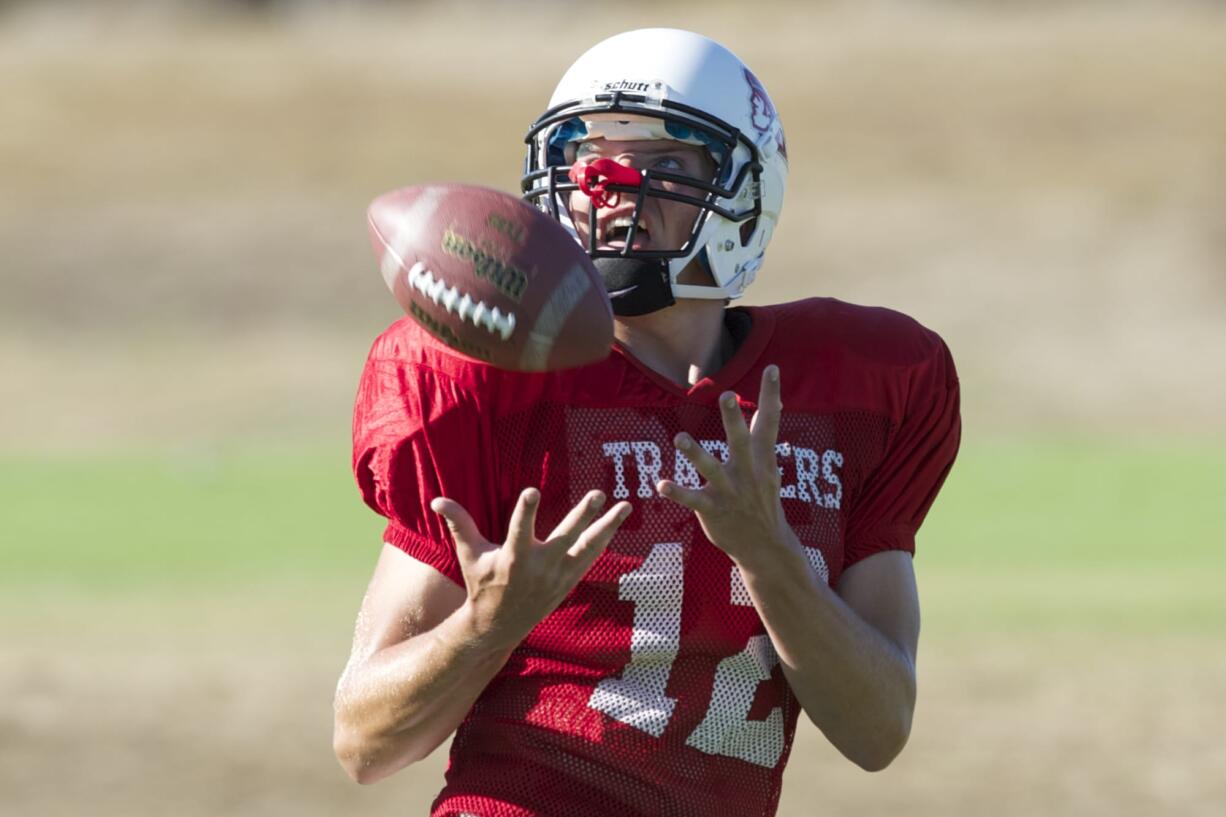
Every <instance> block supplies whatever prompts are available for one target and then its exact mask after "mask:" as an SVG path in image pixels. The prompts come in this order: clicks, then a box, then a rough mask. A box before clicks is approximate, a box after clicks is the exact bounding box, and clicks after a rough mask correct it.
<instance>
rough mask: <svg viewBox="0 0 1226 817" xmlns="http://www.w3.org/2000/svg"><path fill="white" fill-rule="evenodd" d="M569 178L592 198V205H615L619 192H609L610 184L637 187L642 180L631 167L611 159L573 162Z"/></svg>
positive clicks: (638, 172) (619, 196)
mask: <svg viewBox="0 0 1226 817" xmlns="http://www.w3.org/2000/svg"><path fill="white" fill-rule="evenodd" d="M569 175H570V180H571V181H572V182H574V183H575V184H577V185H579V189H580V190H582V191H583V192H584V193H586V194H587V196H588V198H590V199H591V200H592V205H593V206H595V207H597V208H600V207H616V206H617V203H618V201H620V200H621V194H620V193H611V192H609V190H608V186H609V185H610V184H625V185H632V186H635V187H637V186H638V185H639V184H640V183H641V182H642V181H643V174H642V173H641V172H640V171H638V170H635V169H634V168H633V167H627V166H626V165H623V164H618V163H617V162H615V161H613V160H612V159H594V160H592V161H590V162H587V163H585V164H579V163H578V162H575V164H574V165H573V166H572V167H571V169H570V174H569Z"/></svg>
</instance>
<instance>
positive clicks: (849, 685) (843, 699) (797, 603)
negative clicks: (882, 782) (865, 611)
mask: <svg viewBox="0 0 1226 817" xmlns="http://www.w3.org/2000/svg"><path fill="white" fill-rule="evenodd" d="M741 575H742V576H743V578H744V580H745V585H746V587H747V589H748V590H749V594H750V597H751V598H752V599H753V602H754V606H755V608H756V609H757V610H758V613H759V615H760V616H761V617H762V621H763V623H764V624H765V626H766V630H767V632H768V633H769V634H770V637H771V641H772V643H773V644H774V646H775V649H776V651H777V652H778V653H779V660H780V663H781V664H782V666H783V671H784V675H785V677H786V678H787V680H788V683H789V684H790V685H791V687H792V690H793V692H794V693H795V694H796V698H797V699H798V700H799V701H800V705H801V707H802V708H803V709H804V710H805V713H806V714H807V715H808V716H809V719H810V720H812V721H813V723H814V724H816V725H817V726H818V728H820V729H821V730H822V732H823V733H824V734H825V735H826V737H827V738H828V739H829V740H830V742H831V743H833V744H834V746H835V747H836V748H837V749H838V750H839V751H840V752H842V753H843V754H844V755H845V756H846V757H847V758H848V759H850V760H852V761H853V762H855V763H856V764H857V765H859V766H861V767H863V768H865V769H867V770H869V771H876V770H878V769H882V768H885V766H887V765H888V764H889V763H890V761H892V760H893V759H894V757H896V756H897V754H898V753H899V752H900V751H902V748H903V746H904V745H905V744H906V741H907V737H908V736H909V735H910V731H911V717H912V714H913V712H914V709H915V667H914V665H913V663H912V661H911V659H910V658H909V657H908V655H907V653H906V651H904V650H903V649H902V648H901V647H900V646H899V645H897V644H895V643H894V642H893V641H891V640H890V639H888V638H886V637H885V636H884V635H882V634H881V633H880V632H879V631H878V630H876V629H875V628H874V627H872V626H871V625H870V624H868V623H867V622H866V621H864V620H863V619H862V618H860V616H859V615H857V614H856V612H855V611H854V610H852V609H851V608H850V607H849V606H848V605H847V604H846V603H845V602H844V601H843V600H842V599H841V598H839V596H838V595H837V594H836V593H835V592H834V591H833V590H832V589H830V587H828V586H827V585H826V584H825V582H823V581H821V580H820V579H819V578H818V577H817V576H815V575H814V574H813V572H812V571H811V570H810V569H809V567H808V565H807V564H806V561H805V558H804V556H803V555H802V554H801V552H800V550H799V545H798V544H797V545H796V546H795V547H787V548H780V549H779V550H778V551H777V552H776V553H775V554H774V558H771V559H770V560H769V561H767V562H766V563H764V564H759V565H754V566H753V567H752V568H750V567H746V566H741Z"/></svg>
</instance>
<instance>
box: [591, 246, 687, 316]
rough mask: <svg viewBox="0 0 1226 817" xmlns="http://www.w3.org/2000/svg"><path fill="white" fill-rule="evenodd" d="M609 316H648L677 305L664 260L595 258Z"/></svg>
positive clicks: (665, 260) (594, 262)
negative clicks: (607, 302) (607, 295)
mask: <svg viewBox="0 0 1226 817" xmlns="http://www.w3.org/2000/svg"><path fill="white" fill-rule="evenodd" d="M592 263H593V264H594V265H595V266H596V271H597V272H599V273H600V277H601V279H602V280H603V281H604V288H605V290H606V291H607V292H608V293H609V300H610V301H611V302H612V304H613V314H614V315H621V316H623V317H633V316H635V315H649V314H651V313H652V312H658V311H659V310H661V309H664V308H665V307H669V306H672V305H673V304H675V303H676V302H677V301H676V299H675V298H673V287H672V284H671V283H670V282H669V275H668V259H667V258H595V259H593V260H592Z"/></svg>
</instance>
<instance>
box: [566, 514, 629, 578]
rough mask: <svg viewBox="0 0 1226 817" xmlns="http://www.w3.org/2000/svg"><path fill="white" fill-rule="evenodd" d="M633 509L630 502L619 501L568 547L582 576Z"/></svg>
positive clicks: (567, 551)
mask: <svg viewBox="0 0 1226 817" xmlns="http://www.w3.org/2000/svg"><path fill="white" fill-rule="evenodd" d="M631 510H632V508H631V506H630V503H629V502H618V503H617V504H616V505H614V506H613V507H612V508H609V510H607V511H605V512H604V515H603V516H601V517H600V518H599V519H597V520H596V521H595V522H593V523H592V524H590V525H588V526H587V528H586V529H585V530H584V531H583V532H582V533H580V534H579V538H578V539H577V540H575V543H574V544H573V545H571V546H570V547H569V548H567V550H566V553H567V555H568V556H571V557H572V558H574V560H575V567H576V568H578V570H579V575H580V576H582V575H583V574H584V573H586V572H587V569H588V568H589V567H591V566H592V563H593V562H595V561H596V557H598V556H599V555H600V554H601V553H604V549H605V548H606V547H608V546H609V542H611V541H613V534H615V533H617V529H618V528H620V527H621V525H622V522H625V521H626V519H627V518H629V516H630V511H631Z"/></svg>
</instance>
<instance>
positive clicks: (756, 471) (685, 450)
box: [656, 365, 796, 565]
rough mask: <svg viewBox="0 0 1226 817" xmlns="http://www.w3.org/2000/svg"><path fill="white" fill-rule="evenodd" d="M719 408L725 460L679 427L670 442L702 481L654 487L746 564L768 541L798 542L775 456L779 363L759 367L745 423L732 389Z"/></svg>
mask: <svg viewBox="0 0 1226 817" xmlns="http://www.w3.org/2000/svg"><path fill="white" fill-rule="evenodd" d="M719 410H720V415H721V416H722V418H723V421H724V433H725V434H726V436H727V440H728V461H727V462H720V461H719V460H718V459H716V458H715V457H714V456H712V455H711V453H710V452H708V451H707V450H706V449H705V448H703V447H702V446H701V445H699V444H698V441H697V440H695V439H694V438H693V437H691V436H690V435H689V434H686V433H685V432H684V431H683V432H681V433H680V434H678V435H677V436H676V437H674V438H673V444H674V445H676V446H677V449H678V450H679V451H680V452H681V453H682V454H684V455H685V456H686V457H688V458H689V460H690V462H692V463H694V468H695V469H696V470H697V471H698V473H699V475H701V476H702V478H703V479H704V480H706V484H705V485H703V486H702V487H701V488H685V487H683V486H681V485H678V484H677V483H675V482H673V481H672V480H667V479H664V480H660V481H659V482H658V483H657V484H656V490H657V491H659V493H660V495H661V496H663V497H665V498H666V499H671V500H672V501H674V502H677V503H678V504H681V505H684V506H685V507H687V508H689V509H690V510H692V511H693V512H694V513H695V514H697V515H698V521H699V523H700V524H701V525H702V529H703V532H704V533H706V535H707V538H708V539H710V540H711V542H712V543H713V544H714V545H715V546H716V547H718V548H719V549H720V550H722V551H724V552H725V553H727V554H728V555H729V556H730V557H732V560H733V561H735V562H736V563H737V564H740V565H745V564H746V563H747V562H750V563H752V561H753V560H754V559H755V558H757V557H764V556H765V555H766V554H767V553H769V550H770V547H769V546H770V545H774V544H782V545H793V544H795V543H796V537H795V534H794V533H793V532H792V529H791V527H790V526H789V525H788V524H787V520H786V519H785V518H784V514H783V503H782V502H781V501H780V499H779V486H780V483H781V478H780V476H779V462H778V459H777V458H776V456H775V442H776V440H777V439H778V437H779V416H780V414H781V413H782V411H783V402H782V401H781V400H780V398H779V367H778V366H773V365H772V366H767V367H766V369H765V370H764V371H763V372H762V387H761V391H760V393H759V395H758V410H757V411H756V412H754V415H753V419H752V420H751V421H750V424H749V426H746V425H745V417H744V415H743V414H742V413H741V409H740V406H739V405H738V402H737V396H736V394H735V393H734V392H725V393H724V394H721V395H720V397H719Z"/></svg>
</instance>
